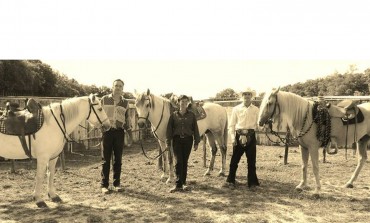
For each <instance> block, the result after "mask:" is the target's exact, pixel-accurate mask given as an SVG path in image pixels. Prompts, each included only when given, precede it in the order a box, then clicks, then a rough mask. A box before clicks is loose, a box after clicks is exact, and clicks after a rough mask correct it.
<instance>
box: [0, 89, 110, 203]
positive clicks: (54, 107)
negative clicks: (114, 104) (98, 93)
mask: <svg viewBox="0 0 370 223" xmlns="http://www.w3.org/2000/svg"><path fill="white" fill-rule="evenodd" d="M42 113H43V115H44V123H43V125H42V127H41V128H40V129H39V130H38V131H37V132H36V133H35V137H31V146H30V147H31V148H32V150H31V155H32V157H33V158H36V159H37V173H36V185H35V190H34V193H33V197H34V199H35V201H36V204H37V206H38V207H47V205H46V203H45V202H44V201H43V199H42V196H41V189H42V184H43V179H44V176H45V173H46V170H47V169H48V173H47V175H48V195H49V197H50V198H51V200H52V201H53V202H61V201H62V200H61V199H60V197H59V196H58V195H57V193H56V188H55V186H54V175H55V165H56V163H57V160H58V155H59V154H60V153H61V152H62V150H63V146H64V144H65V142H66V139H67V138H68V135H69V134H71V133H72V132H73V130H74V129H75V128H76V127H77V126H78V125H79V124H80V123H81V122H82V121H83V120H84V119H86V120H88V121H89V122H90V123H91V124H92V125H94V126H95V127H102V128H104V129H109V128H110V123H109V120H108V117H107V114H106V113H105V111H104V110H103V109H102V106H101V104H100V101H99V100H98V98H97V97H95V96H94V95H93V94H91V95H90V96H84V97H75V98H70V99H66V100H63V101H62V102H61V103H53V104H51V105H49V106H44V107H42ZM0 142H1V146H0V156H2V157H5V158H8V159H27V158H28V156H27V155H26V153H25V151H24V149H22V146H21V143H20V140H19V139H18V137H17V136H14V135H6V134H1V133H0Z"/></svg>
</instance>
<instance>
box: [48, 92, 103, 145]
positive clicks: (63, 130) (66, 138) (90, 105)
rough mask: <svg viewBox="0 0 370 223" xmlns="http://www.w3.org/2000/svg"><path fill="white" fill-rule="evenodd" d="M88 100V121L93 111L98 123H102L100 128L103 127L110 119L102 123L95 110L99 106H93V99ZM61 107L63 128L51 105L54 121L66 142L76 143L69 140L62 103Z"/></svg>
mask: <svg viewBox="0 0 370 223" xmlns="http://www.w3.org/2000/svg"><path fill="white" fill-rule="evenodd" d="M88 99H89V114H88V116H87V118H86V120H88V119H89V118H90V113H91V110H93V112H94V114H95V116H96V118H97V119H98V121H99V123H100V126H102V125H103V122H105V121H106V120H107V119H108V118H106V119H104V120H103V121H101V120H100V118H99V115H98V114H97V113H96V110H95V108H94V105H98V104H93V103H92V102H91V99H90V98H88ZM59 106H60V120H61V121H62V124H63V127H62V125H61V124H60V123H59V121H58V119H57V118H56V117H55V114H54V112H53V109H52V108H51V106H50V105H49V108H50V111H51V114H52V115H53V117H54V119H55V121H56V123H57V124H58V126H59V129H60V130H61V131H62V133H63V136H64V138H65V140H66V141H67V142H76V141H75V140H73V139H71V140H70V139H68V137H67V129H66V122H65V116H64V112H63V106H62V103H60V105H59Z"/></svg>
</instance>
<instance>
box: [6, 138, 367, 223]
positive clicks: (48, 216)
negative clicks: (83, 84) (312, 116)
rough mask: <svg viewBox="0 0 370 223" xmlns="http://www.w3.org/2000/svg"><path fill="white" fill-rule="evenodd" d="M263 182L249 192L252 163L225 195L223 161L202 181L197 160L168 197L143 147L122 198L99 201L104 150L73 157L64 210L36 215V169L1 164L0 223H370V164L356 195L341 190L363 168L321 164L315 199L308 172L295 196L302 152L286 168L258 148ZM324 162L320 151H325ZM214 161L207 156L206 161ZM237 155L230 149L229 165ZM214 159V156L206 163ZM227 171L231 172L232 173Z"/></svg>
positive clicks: (126, 175)
mask: <svg viewBox="0 0 370 223" xmlns="http://www.w3.org/2000/svg"><path fill="white" fill-rule="evenodd" d="M144 146H145V148H146V149H147V150H148V154H150V155H152V156H154V155H155V154H157V151H156V143H154V142H153V143H147V144H146V145H144ZM257 150H258V151H257V174H258V177H259V179H260V183H261V187H259V188H258V189H257V190H250V189H248V187H246V179H245V178H246V177H245V176H246V158H245V156H243V157H242V160H241V162H240V164H239V168H238V172H237V180H238V182H239V183H238V185H237V187H236V189H234V190H231V189H225V188H221V185H222V183H223V182H224V181H225V177H217V172H218V170H219V167H220V164H221V160H220V159H221V157H220V156H217V157H216V165H215V170H214V172H213V173H212V175H211V176H207V177H204V176H203V173H204V172H205V171H206V169H205V168H204V167H203V165H202V161H201V156H202V151H201V150H198V151H196V152H192V154H191V156H190V160H189V171H188V183H189V185H190V187H191V188H192V190H191V191H190V192H180V193H173V194H169V193H168V190H169V189H170V188H171V187H172V186H173V184H170V185H167V184H165V183H164V182H162V181H160V175H161V172H160V171H158V170H157V169H156V162H153V161H150V160H148V159H146V158H145V157H144V156H143V155H142V153H141V150H140V147H139V145H134V146H132V147H130V148H125V152H124V157H123V162H124V164H123V175H122V180H123V187H124V188H125V190H124V192H120V193H111V194H108V195H102V194H101V193H100V187H99V181H100V157H99V151H98V150H90V151H88V154H89V156H80V155H75V154H67V159H66V165H67V169H66V170H65V171H60V169H59V170H58V172H57V175H56V179H55V182H56V185H57V190H58V193H59V195H60V197H61V198H62V199H63V203H61V204H55V203H52V202H51V201H50V200H48V198H47V192H46V191H45V193H44V196H45V201H46V202H47V204H48V205H49V208H47V209H38V208H37V207H36V205H35V204H34V202H33V201H32V197H31V193H32V191H33V187H34V183H35V181H34V177H35V163H33V165H32V168H31V169H30V170H29V169H27V168H26V167H27V165H25V164H24V163H17V165H16V170H17V172H16V173H15V174H12V173H10V163H4V162H2V163H1V164H0V179H1V183H0V185H1V186H0V222H193V223H195V222H264V223H266V222H325V223H326V222H369V221H370V172H369V168H370V166H369V161H368V162H367V164H366V165H365V167H364V169H363V171H362V172H361V173H360V177H359V179H358V180H357V181H356V182H355V184H354V185H355V188H353V189H347V188H343V185H344V183H345V182H347V180H348V179H349V178H350V176H351V174H352V172H353V171H354V169H355V167H356V163H357V158H356V157H352V156H349V158H348V160H345V158H344V151H342V150H340V151H339V153H338V154H337V155H334V156H328V157H327V161H328V163H322V159H320V173H321V183H322V193H321V195H320V197H319V198H315V197H314V196H312V194H313V188H314V185H315V182H314V178H313V174H312V168H311V167H312V166H311V163H310V165H309V170H308V180H309V181H308V183H309V186H310V188H308V190H306V191H303V192H300V193H299V192H297V191H295V190H294V188H295V186H296V185H297V184H298V183H299V181H300V179H301V158H300V151H299V150H298V148H296V147H292V148H290V150H289V158H288V161H289V163H288V164H287V165H284V164H283V154H284V148H283V147H265V146H258V147H257ZM320 154H321V151H320ZM208 155H209V154H208ZM230 156H231V147H230V146H229V149H228V157H227V165H229V161H230ZM208 157H209V156H208ZM227 171H228V169H227Z"/></svg>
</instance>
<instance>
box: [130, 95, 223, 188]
mask: <svg viewBox="0 0 370 223" xmlns="http://www.w3.org/2000/svg"><path fill="white" fill-rule="evenodd" d="M135 94H136V102H135V106H136V110H137V112H138V115H139V120H138V125H139V127H140V128H143V127H144V125H145V123H146V121H147V120H149V121H150V123H151V124H152V132H153V134H154V135H155V136H156V138H157V139H158V142H159V144H160V147H161V150H162V151H164V150H165V148H166V143H165V141H166V130H167V124H168V120H169V117H170V114H171V103H170V101H169V100H168V99H165V98H162V97H159V96H155V95H153V94H151V93H150V90H149V89H148V91H147V92H146V93H142V94H137V93H136V92H135ZM203 108H204V110H205V111H206V113H207V117H206V118H204V119H201V120H198V128H199V134H200V135H203V134H206V135H207V139H208V143H209V145H210V146H211V150H212V151H211V154H212V155H211V161H210V164H209V167H208V169H207V171H206V173H205V175H209V174H210V171H212V170H213V167H214V162H215V157H216V153H217V146H216V144H215V142H217V144H218V146H219V147H220V150H221V155H222V166H221V169H220V172H219V176H224V175H225V172H224V171H225V165H226V151H227V147H226V145H227V136H228V135H227V112H226V109H225V108H223V107H222V106H220V105H218V104H214V103H205V104H204V106H203ZM167 154H168V156H167V157H166V156H163V159H164V168H163V174H162V176H161V178H162V179H164V178H166V174H167V169H168V168H167V164H169V177H168V179H167V181H166V182H167V183H168V182H172V181H173V179H174V171H173V170H174V169H173V159H172V152H171V150H169V151H168V153H167ZM167 159H168V162H167Z"/></svg>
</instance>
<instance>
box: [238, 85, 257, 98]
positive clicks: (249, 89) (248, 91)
mask: <svg viewBox="0 0 370 223" xmlns="http://www.w3.org/2000/svg"><path fill="white" fill-rule="evenodd" d="M245 93H250V94H252V97H256V91H255V90H252V89H251V88H249V87H248V88H246V89H244V90H243V91H242V92H241V95H242V96H243V94H245Z"/></svg>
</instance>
